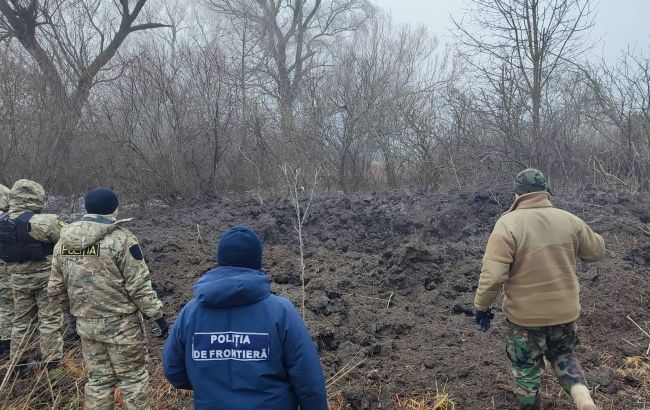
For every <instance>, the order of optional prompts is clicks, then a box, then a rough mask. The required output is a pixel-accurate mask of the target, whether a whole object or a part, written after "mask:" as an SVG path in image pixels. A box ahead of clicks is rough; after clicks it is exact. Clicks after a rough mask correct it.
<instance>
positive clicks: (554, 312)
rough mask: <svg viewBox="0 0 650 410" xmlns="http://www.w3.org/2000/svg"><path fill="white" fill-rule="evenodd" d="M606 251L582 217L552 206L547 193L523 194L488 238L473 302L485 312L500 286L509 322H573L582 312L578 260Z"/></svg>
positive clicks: (530, 324) (527, 324) (526, 324)
mask: <svg viewBox="0 0 650 410" xmlns="http://www.w3.org/2000/svg"><path fill="white" fill-rule="evenodd" d="M604 254H605V242H604V241H603V238H602V237H601V236H600V235H598V234H597V233H595V232H594V231H592V230H591V228H590V227H589V226H588V225H587V224H586V223H585V222H584V221H583V220H582V219H580V218H578V217H577V216H575V215H573V214H570V213H569V212H566V211H563V210H561V209H557V208H553V205H552V204H551V201H550V196H549V194H548V193H547V192H534V193H529V194H526V195H522V196H520V197H519V199H517V200H516V201H515V203H514V204H513V206H512V208H510V210H509V211H508V212H507V213H505V214H504V215H503V216H502V217H501V218H500V219H499V220H498V221H497V223H496V226H495V227H494V231H492V234H491V235H490V238H489V239H488V243H487V247H486V249H485V255H484V257H483V269H482V271H481V277H480V280H479V286H478V289H477V291H476V298H475V299H474V305H475V307H476V309H477V310H486V309H487V308H489V307H490V305H491V304H492V302H494V299H495V298H496V297H497V295H498V293H499V291H501V289H503V291H504V294H505V295H504V299H503V312H504V313H505V315H506V317H507V318H508V320H510V321H511V322H512V323H515V324H517V325H520V326H524V327H539V326H553V325H560V324H565V323H569V322H573V321H574V320H576V319H577V318H578V317H579V316H580V300H579V293H580V285H579V283H578V277H577V275H576V262H577V260H578V258H580V259H582V260H583V261H585V262H595V261H598V260H599V259H601V258H602V257H603V256H604Z"/></svg>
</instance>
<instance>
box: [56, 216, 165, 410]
mask: <svg viewBox="0 0 650 410" xmlns="http://www.w3.org/2000/svg"><path fill="white" fill-rule="evenodd" d="M124 222H126V221H115V220H113V219H111V218H110V217H108V216H104V215H93V214H88V215H85V216H84V217H83V218H82V220H81V221H78V222H75V223H72V224H70V225H68V226H66V227H65V228H64V229H63V230H62V232H61V240H60V241H59V243H58V244H57V245H56V247H55V248H54V257H53V259H52V272H51V275H50V282H49V285H48V294H49V295H50V297H51V298H52V300H53V302H54V303H56V304H57V305H59V306H62V307H63V309H65V310H69V311H70V313H71V314H72V315H73V316H75V317H76V318H77V333H78V334H79V336H80V337H81V344H82V351H83V356H84V360H85V362H86V364H87V366H88V368H89V370H90V376H89V380H88V383H87V384H86V388H85V389H86V390H85V404H84V406H85V408H87V409H112V408H113V390H114V388H115V387H116V386H117V387H119V388H120V390H121V391H122V397H123V398H124V407H125V408H126V409H148V408H149V406H150V403H149V373H148V371H147V361H148V357H147V344H146V339H145V334H144V330H143V323H142V316H141V314H140V312H142V313H144V314H145V315H147V316H149V317H151V318H153V319H159V318H161V317H162V316H163V311H162V303H161V302H160V300H159V299H158V296H157V295H156V292H155V291H154V290H153V287H152V285H151V278H150V274H149V269H148V268H147V264H146V263H145V261H144V257H143V255H142V250H141V249H140V245H139V244H138V241H137V239H136V237H135V236H134V235H133V234H132V233H131V232H129V231H128V230H126V229H125V228H123V227H122V226H121V224H122V223H124Z"/></svg>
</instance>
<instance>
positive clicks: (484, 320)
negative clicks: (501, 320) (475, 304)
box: [474, 309, 494, 333]
mask: <svg viewBox="0 0 650 410" xmlns="http://www.w3.org/2000/svg"><path fill="white" fill-rule="evenodd" d="M493 317H494V313H492V311H491V310H490V309H488V310H477V311H476V316H475V319H476V324H475V325H474V327H476V330H479V331H481V332H483V333H485V332H487V330H488V329H489V328H490V322H491V321H492V318H493Z"/></svg>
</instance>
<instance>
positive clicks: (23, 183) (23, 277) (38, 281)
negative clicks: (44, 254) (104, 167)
mask: <svg viewBox="0 0 650 410" xmlns="http://www.w3.org/2000/svg"><path fill="white" fill-rule="evenodd" d="M44 204H45V190H44V189H43V187H42V186H41V185H40V184H38V183H36V182H34V181H29V180H26V179H21V180H19V181H17V182H16V183H15V184H14V186H13V188H12V189H11V198H10V200H9V218H12V219H13V218H17V217H18V216H20V215H22V214H23V213H25V212H40V211H41V210H42V209H43V206H44ZM30 224H31V231H30V232H29V234H30V236H31V237H32V238H34V239H36V240H38V241H41V242H47V243H56V242H57V241H58V240H59V234H60V230H61V226H63V223H62V222H61V221H60V220H59V218H58V217H57V216H56V215H51V214H36V215H34V216H33V217H32V219H31V220H30ZM50 263H51V258H47V260H45V261H39V262H24V263H7V264H6V265H5V266H6V272H7V273H8V274H9V275H10V278H11V287H12V290H13V304H14V317H13V328H12V332H11V355H12V357H15V355H21V356H22V355H23V354H24V353H29V352H28V351H29V347H30V346H31V345H32V342H33V341H34V340H37V341H38V342H39V345H40V351H41V357H42V359H43V360H58V359H61V357H62V356H63V341H62V338H61V334H60V331H61V326H62V325H63V315H62V312H61V310H60V309H59V308H58V305H52V304H50V301H49V299H48V296H47V284H48V280H49V276H50Z"/></svg>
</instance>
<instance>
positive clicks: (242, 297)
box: [163, 266, 327, 410]
mask: <svg viewBox="0 0 650 410" xmlns="http://www.w3.org/2000/svg"><path fill="white" fill-rule="evenodd" d="M163 369H164V372H165V377H166V378H167V380H169V382H170V383H171V384H172V385H173V386H174V387H176V388H181V389H190V390H194V405H195V407H196V408H197V409H199V410H200V409H214V410H218V409H239V410H247V409H250V410H253V409H265V410H295V409H297V408H298V407H299V406H300V408H301V409H302V410H327V393H326V390H325V378H324V375H323V369H322V367H321V364H320V359H319V357H318V352H317V351H316V346H315V345H314V342H313V341H312V339H311V337H310V335H309V332H308V330H307V328H306V326H305V324H304V322H303V320H302V318H301V317H300V314H299V313H298V311H297V309H296V308H295V307H294V306H293V304H292V303H291V302H290V301H289V300H288V299H286V298H282V297H279V296H275V295H271V293H270V285H269V278H268V276H267V275H266V273H264V272H261V271H257V270H252V269H247V268H239V267H230V266H223V267H219V268H217V269H214V270H211V271H209V272H207V273H206V274H205V275H204V276H203V277H202V278H201V279H200V280H199V281H198V282H197V283H196V284H195V285H194V298H193V299H192V300H190V301H189V302H188V303H187V305H185V307H184V308H183V309H182V310H181V313H180V314H179V316H178V318H177V319H176V322H175V323H174V326H173V327H172V330H171V332H170V334H169V337H168V338H167V341H166V343H165V347H164V350H163Z"/></svg>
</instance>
